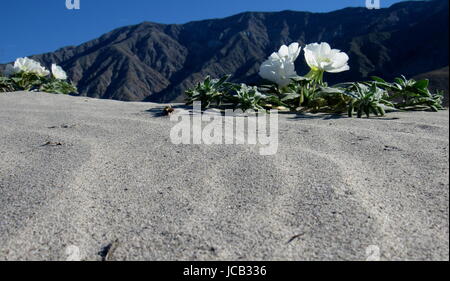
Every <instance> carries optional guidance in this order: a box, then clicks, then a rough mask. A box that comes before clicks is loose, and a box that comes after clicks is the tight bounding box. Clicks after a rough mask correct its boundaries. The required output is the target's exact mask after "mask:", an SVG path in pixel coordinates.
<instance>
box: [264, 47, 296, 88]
mask: <svg viewBox="0 0 450 281" xmlns="http://www.w3.org/2000/svg"><path fill="white" fill-rule="evenodd" d="M300 51H301V48H300V47H299V44H298V43H292V44H291V45H289V47H288V46H286V45H283V46H281V48H280V50H279V51H278V53H273V54H272V55H271V56H270V57H269V59H268V60H266V61H265V62H263V64H262V65H261V67H260V69H259V75H260V76H261V77H262V78H264V79H267V80H269V81H272V82H275V83H277V84H278V86H280V87H284V86H287V85H288V84H289V83H291V78H294V77H297V76H298V75H297V72H295V65H294V62H295V60H296V59H297V58H298V56H299V54H300Z"/></svg>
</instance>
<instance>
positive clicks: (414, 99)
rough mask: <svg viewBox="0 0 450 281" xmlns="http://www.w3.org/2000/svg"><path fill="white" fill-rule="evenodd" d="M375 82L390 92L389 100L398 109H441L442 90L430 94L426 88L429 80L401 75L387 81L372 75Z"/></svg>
mask: <svg viewBox="0 0 450 281" xmlns="http://www.w3.org/2000/svg"><path fill="white" fill-rule="evenodd" d="M372 79H373V80H374V81H375V82H376V84H377V85H378V86H379V87H381V88H383V89H385V90H386V91H388V92H389V93H390V95H389V100H391V101H393V102H394V103H395V107H396V108H399V109H405V108H420V107H427V108H430V109H431V110H433V111H438V110H441V109H443V107H442V99H443V94H442V92H437V93H435V94H432V93H431V92H430V90H429V89H428V86H429V80H428V79H424V80H418V81H416V80H414V79H406V77H405V76H401V77H398V78H395V79H394V82H393V83H388V82H386V81H385V80H384V79H382V78H380V77H372Z"/></svg>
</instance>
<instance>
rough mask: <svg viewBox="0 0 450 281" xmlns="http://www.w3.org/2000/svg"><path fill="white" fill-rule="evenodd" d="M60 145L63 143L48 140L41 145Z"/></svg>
mask: <svg viewBox="0 0 450 281" xmlns="http://www.w3.org/2000/svg"><path fill="white" fill-rule="evenodd" d="M61 145H63V143H62V142H53V141H48V142H46V143H44V144H43V145H42V146H61Z"/></svg>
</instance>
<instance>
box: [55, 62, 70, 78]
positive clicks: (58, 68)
mask: <svg viewBox="0 0 450 281" xmlns="http://www.w3.org/2000/svg"><path fill="white" fill-rule="evenodd" d="M52 74H53V77H55V78H56V79H60V80H66V79H67V74H66V72H65V71H64V70H63V69H62V67H61V66H59V65H56V64H52Z"/></svg>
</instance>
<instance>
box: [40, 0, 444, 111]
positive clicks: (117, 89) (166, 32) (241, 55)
mask: <svg viewBox="0 0 450 281" xmlns="http://www.w3.org/2000/svg"><path fill="white" fill-rule="evenodd" d="M293 41H298V42H300V43H302V44H306V43H311V42H320V41H327V42H329V43H331V44H332V46H333V47H336V48H339V49H341V50H344V51H346V52H348V54H349V56H350V58H351V60H350V66H351V71H348V72H345V73H341V74H336V75H330V76H327V80H328V81H329V82H332V83H333V82H341V81H348V80H358V79H362V78H364V77H367V76H370V75H381V76H383V77H386V78H387V79H390V78H392V77H394V76H397V75H399V74H405V75H407V76H414V75H417V74H420V73H426V72H428V71H432V70H435V69H439V68H442V67H445V66H447V65H448V49H449V44H448V1H447V0H435V1H431V2H404V3H400V4H396V5H393V6H392V7H390V8H388V9H380V10H367V9H364V8H348V9H343V10H339V11H335V12H331V13H323V14H318V13H307V12H294V11H283V12H276V13H256V12H249V13H242V14H238V15H235V16H232V17H228V18H224V19H214V20H205V21H197V22H190V23H187V24H184V25H163V24H156V23H149V22H145V23H142V24H139V25H134V26H128V27H122V28H119V29H116V30H114V31H112V32H110V33H108V34H105V35H103V36H102V37H100V38H98V39H96V40H93V41H90V42H87V43H85V44H83V45H80V46H78V47H68V48H63V49H60V50H57V51H56V52H53V53H48V54H43V55H37V56H34V58H35V59H37V60H39V61H41V62H43V63H44V64H46V65H50V64H51V63H52V62H56V63H58V64H61V65H62V66H63V67H64V69H66V70H67V71H68V73H69V76H70V77H71V79H72V80H73V81H74V82H76V83H77V84H78V87H79V90H80V92H81V93H82V94H83V95H87V96H90V97H98V98H107V99H117V100H125V101H142V100H145V101H157V102H171V101H180V100H182V99H183V93H184V90H185V89H186V88H187V87H190V86H192V85H194V84H195V83H196V82H197V81H199V80H200V79H202V78H203V77H204V76H206V75H211V76H214V77H217V76H222V75H225V74H233V77H232V79H233V80H234V81H239V82H247V83H254V82H257V81H258V80H259V77H258V75H257V73H258V69H259V65H260V64H261V63H262V62H263V61H264V60H265V59H266V57H267V56H268V55H270V53H271V52H273V51H275V50H276V49H277V48H278V47H279V46H280V45H281V44H287V43H290V42H293ZM297 69H298V73H299V74H304V73H306V71H307V67H306V65H305V63H304V60H303V59H299V60H298V61H297Z"/></svg>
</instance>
